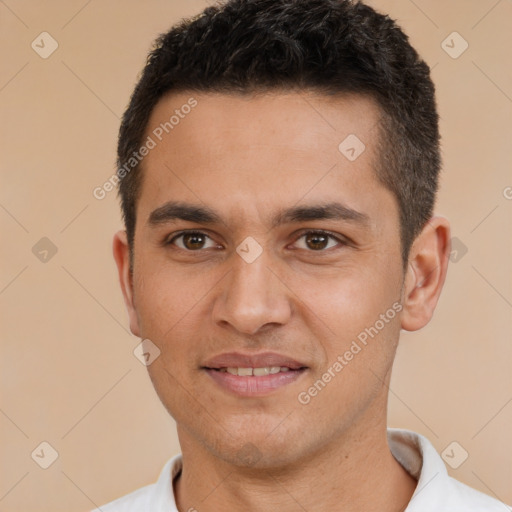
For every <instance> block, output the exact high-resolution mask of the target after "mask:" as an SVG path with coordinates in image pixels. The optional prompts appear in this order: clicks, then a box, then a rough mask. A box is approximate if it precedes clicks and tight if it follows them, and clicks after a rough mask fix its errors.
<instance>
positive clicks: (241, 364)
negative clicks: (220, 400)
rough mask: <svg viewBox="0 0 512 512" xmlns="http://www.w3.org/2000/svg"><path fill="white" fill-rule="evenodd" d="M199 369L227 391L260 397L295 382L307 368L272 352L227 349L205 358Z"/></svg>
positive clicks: (294, 360)
mask: <svg viewBox="0 0 512 512" xmlns="http://www.w3.org/2000/svg"><path fill="white" fill-rule="evenodd" d="M202 369H203V370H205V371H206V373H207V374H208V375H209V376H210V378H211V379H212V380H213V381H214V382H216V383H217V384H218V385H219V386H220V387H221V388H222V389H224V390H225V391H228V392H229V393H231V394H235V395H237V396H240V397H263V396H266V395H268V394H270V393H274V392H276V391H277V390H278V389H280V388H283V387H285V386H287V385H290V384H291V383H293V382H295V381H297V380H298V379H300V378H301V376H302V375H303V374H304V373H305V372H306V371H307V369H308V367H307V366H306V365H305V364H304V363H302V362H300V361H297V360H296V359H292V358H291V357H288V356H285V355H282V354H276V353H274V352H264V353H261V354H240V353H237V352H231V353H225V354H220V355H218V356H216V357H213V358H212V359H209V360H208V361H207V362H206V363H205V364H204V366H202Z"/></svg>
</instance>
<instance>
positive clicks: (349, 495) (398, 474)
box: [174, 418, 417, 512]
mask: <svg viewBox="0 0 512 512" xmlns="http://www.w3.org/2000/svg"><path fill="white" fill-rule="evenodd" d="M364 424H366V425H368V420H367V419H364V418H361V421H359V422H356V424H354V425H353V427H352V428H350V431H348V432H345V433H344V435H343V438H342V439H339V438H337V439H335V440H333V442H331V443H329V445H328V446H325V448H324V449H322V450H321V451H319V452H317V453H315V454H308V456H307V457H304V459H302V460H297V461H296V462H295V463H294V464H293V465H291V466H290V465H287V466H286V467H272V468H265V469H254V468H247V467H239V466H233V465H232V464H229V463H227V462H226V461H223V460H221V459H219V458H218V457H215V456H213V455H212V454H211V453H210V452H208V451H206V450H205V449H204V448H203V447H201V448H198V447H197V445H196V444H195V443H194V442H193V441H192V438H190V437H188V436H187V434H186V433H184V432H179V434H180V444H181V446H182V451H183V471H182V474H181V476H180V477H179V479H178V480H177V481H175V488H174V493H175V496H176V503H177V505H178V509H179V510H180V511H181V512H185V511H187V512H188V511H194V510H196V509H197V510H200V511H201V512H214V511H218V510H222V509H228V510H233V511H249V512H260V511H268V510H271V509H276V508H277V509H278V510H280V512H291V511H297V510H301V509H302V510H315V512H327V511H329V512H330V511H332V510H340V511H344V512H356V511H360V510H365V511H373V510H375V511H377V510H378V511H379V512H396V511H397V510H404V509H405V508H406V506H407V504H408V503H409V501H410V499H411V496H412V494H413V492H414V489H415V487H416V483H417V482H416V480H414V479H413V478H412V477H411V476H410V475H409V474H408V473H407V472H406V471H405V470H404V469H403V468H402V466H401V465H400V464H399V463H398V462H397V461H396V460H395V458H394V457H393V455H392V454H391V451H390V449H389V446H388V442H387V433H386V427H385V418H384V422H379V425H375V426H373V427H372V428H370V429H368V428H366V429H365V430H362V425H364ZM178 430H179V429H178Z"/></svg>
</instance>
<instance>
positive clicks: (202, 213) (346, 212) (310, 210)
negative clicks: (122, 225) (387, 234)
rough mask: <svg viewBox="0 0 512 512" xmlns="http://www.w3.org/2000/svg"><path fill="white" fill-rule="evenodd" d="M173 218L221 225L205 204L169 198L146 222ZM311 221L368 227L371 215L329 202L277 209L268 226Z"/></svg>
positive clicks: (222, 222) (157, 221)
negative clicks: (200, 204) (340, 222)
mask: <svg viewBox="0 0 512 512" xmlns="http://www.w3.org/2000/svg"><path fill="white" fill-rule="evenodd" d="M176 220H184V221H188V222H196V223H198V224H210V225H212V224H224V221H223V220H222V218H221V216H220V215H219V214H217V213H216V212H215V211H214V210H212V209H211V208H208V207H206V206H196V205H192V204H188V203H183V202H179V201H169V202H167V203H165V204H164V205H162V206H159V207H158V208H156V209H155V210H153V211H152V212H151V214H150V215H149V219H148V221H147V223H148V224H149V225H150V226H158V225H161V224H165V223H168V222H174V221H176ZM314 220H343V221H349V222H353V223H355V224H360V225H362V226H368V225H369V223H370V217H369V216H368V215H367V214H365V213H362V212H359V211H357V210H354V209H352V208H349V207H347V206H344V205H343V204H341V203H337V202H332V203H327V204H321V205H311V206H294V207H291V208H287V209H285V210H283V211H281V212H278V213H277V214H276V215H275V216H274V217H273V218H272V220H271V226H272V227H273V228H276V227H278V226H280V225H282V224H287V223H295V222H304V221H314Z"/></svg>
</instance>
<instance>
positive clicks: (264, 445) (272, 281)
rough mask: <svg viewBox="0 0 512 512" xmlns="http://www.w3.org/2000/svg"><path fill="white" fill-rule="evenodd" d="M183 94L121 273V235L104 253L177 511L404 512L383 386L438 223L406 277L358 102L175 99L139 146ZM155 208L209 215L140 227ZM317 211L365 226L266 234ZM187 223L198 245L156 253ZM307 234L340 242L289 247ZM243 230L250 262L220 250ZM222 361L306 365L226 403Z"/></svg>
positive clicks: (442, 251)
mask: <svg viewBox="0 0 512 512" xmlns="http://www.w3.org/2000/svg"><path fill="white" fill-rule="evenodd" d="M191 96H193V97H194V98H195V99H196V100H197V102H198V105H197V106H196V107H195V109H194V110H193V111H192V112H191V113H190V114H189V115H188V116H186V117H185V119H183V120H181V122H180V124H179V125H177V126H175V128H174V129H173V131H172V132H171V133H169V134H168V135H167V136H166V137H164V139H163V140H162V141H161V142H159V143H158V145H157V146H156V147H155V148H154V149H152V150H151V151H150V153H149V154H148V155H147V156H146V157H145V159H144V161H143V173H144V180H143V185H142V189H141V194H140V198H139V202H138V205H137V223H136V230H135V242H134V259H133V275H132V274H130V271H129V247H128V245H127V242H126V234H125V232H124V231H120V232H118V233H117V234H116V235H115V237H114V244H113V250H114V257H115V260H116V263H117V266H118V269H119V277H120V282H121V287H122V290H123V294H124V298H125V302H126V305H127V308H128V313H129V317H130V328H131V331H132V332H133V334H135V335H136V336H139V337H141V338H148V339H150V340H151V341H152V342H153V343H155V345H157V346H158V347H159V349H160V350H161V354H160V357H158V358H157V359H156V360H155V361H154V362H153V363H152V364H151V365H150V366H148V371H149V374H150V377H151V380H152V382H153V384H154V386H155V389H156V391H157V393H158V395H159V397H160V399H161V401H162V403H163V404H164V406H165V407H166V408H167V410H168V411H169V413H170V414H171V415H172V416H173V417H174V419H175V420H176V423H177V431H178V436H179V440H180V444H181V448H182V453H183V471H182V474H181V476H180V478H179V479H178V480H177V481H176V482H175V486H174V491H175V495H176V499H177V504H178V508H179V510H180V511H186V510H189V509H190V508H192V507H193V508H195V509H197V510H200V511H201V512H203V511H204V512H208V511H218V510H220V509H229V510H240V511H242V510H243V511H264V510H265V511H267V510H270V509H274V508H276V507H277V509H278V510H280V511H284V512H287V511H296V510H315V511H316V512H323V511H327V510H329V511H331V510H343V511H356V510H357V511H360V510H367V511H373V510H379V511H381V512H382V511H384V512H386V511H390V512H396V511H397V510H401V507H402V508H405V506H406V504H407V503H408V501H409V500H410V497H411V495H412V493H413V492H414V489H415V485H416V482H415V480H414V479H413V478H411V477H410V476H409V475H408V474H407V473H406V472H405V471H404V470H403V468H402V467H401V466H400V465H399V464H398V462H397V461H396V460H395V459H394V457H393V456H392V454H391V452H390V450H389V447H388V444H387V437H386V407H387V394H388V389H387V386H388V385H389V381H390V377H391V369H392V364H393V359H394V356H395V350H396V347H397V344H398V340H399V334H400V329H406V330H416V329H420V328H421V327H423V326H424V325H425V324H427V323H428V321H429V320H430V318H431V316H432V314H433V311H434V308H435V306H436V303H437V300H438V297H439V294H440V292H441V289H442V286H443V283H444V279H445V275H446V269H447V261H448V255H449V224H448V222H447V221H446V219H443V218H441V217H434V218H432V219H431V220H430V221H429V223H428V224H427V225H426V226H425V228H424V229H423V231H422V232H421V233H420V235H419V236H418V237H417V238H416V240H415V242H414V244H413V246H412V248H411V252H410V256H409V261H408V265H407V269H406V271H405V272H404V270H403V265H402V259H401V255H400V236H399V212H398V206H397V202H396V199H395V197H394V196H393V194H392V193H391V192H390V191H388V190H387V189H386V188H385V187H384V186H383V185H382V184H381V183H380V182H379V181H378V180H377V178H376V175H375V172H374V169H375V167H376V158H377V156H376V155H377V153H376V151H377V149H376V146H377V139H378V128H377V126H376V123H377V120H378V114H379V110H378V107H377V106H376V105H375V104H374V103H373V102H372V101H371V100H370V99H368V98H364V97H361V96H343V97H326V96H322V95H319V94H316V93H313V92H306V91H303V92H301V93H297V92H293V93H292V92H273V93H271V94H265V95H258V96H254V95H253V96H245V97H243V96H235V95H227V94H213V93H210V94H208V93H200V94H199V93H195V92H194V93H187V92H184V93H179V94H173V95H168V96H166V97H164V98H163V99H162V100H161V101H160V102H159V103H158V105H157V106H156V107H155V109H154V111H153V112H152V115H151V119H150V122H149V124H148V129H147V134H146V136H147V135H150V134H151V132H152V130H153V129H154V128H155V127H157V126H158V125H159V124H160V123H161V122H165V121H166V120H167V119H168V118H169V116H170V115H171V114H172V113H173V111H174V109H176V108H180V106H181V105H183V104H184V103H186V102H187V100H188V99H189V98H190V97H191ZM349 134H356V135H357V137H358V138H359V139H360V140H361V141H363V142H364V144H365V146H366V149H365V151H364V152H363V153H362V154H361V155H360V156H359V157H358V158H357V159H356V160H355V161H353V162H351V161H349V160H348V159H347V158H346V157H345V156H344V155H343V154H342V153H341V152H340V151H339V150H338V145H339V144H340V142H341V141H343V140H344V139H345V138H346V137H347V135H349ZM168 201H180V202H182V203H187V204H191V205H195V206H203V207H204V206H207V207H209V208H210V209H212V210H214V211H215V212H216V213H217V214H218V215H219V217H220V219H221V221H220V222H218V223H214V224H204V223H201V222H191V221H186V220H180V219H178V220H174V221H167V222H162V223H158V224H156V225H152V224H151V223H149V222H148V220H149V218H150V215H151V212H153V211H154V210H155V209H157V208H159V207H161V206H162V205H164V204H165V203H166V202H168ZM332 202H339V203H342V204H343V205H344V206H346V207H347V208H350V209H352V210H356V211H357V212H359V213H361V214H363V215H364V216H365V219H366V221H365V222H357V221H355V220H346V219H317V218H313V219H311V220H307V221H300V222H286V223H283V224H280V225H277V226H273V225H272V219H273V217H274V216H275V215H276V214H277V212H279V211H281V210H283V209H286V208H290V207H295V206H311V205H325V204H327V203H332ZM189 229H195V230H199V231H201V232H202V233H204V234H205V235H207V236H206V237H203V238H201V237H200V238H199V239H198V240H197V239H196V240H194V239H192V243H191V242H190V238H187V239H186V240H185V239H184V238H183V237H182V238H179V239H177V240H176V239H175V240H174V241H173V242H171V243H168V244H167V245H166V244H165V243H164V242H165V241H168V242H169V241H170V240H171V239H172V238H173V236H175V235H176V234H177V233H178V232H179V231H180V230H189ZM311 230H326V231H329V232H330V233H332V234H333V235H334V236H336V237H339V238H340V240H342V241H343V240H344V241H345V243H340V242H338V241H337V240H336V239H331V238H327V239H321V240H320V242H323V243H326V244H327V245H325V246H324V245H322V243H321V244H318V239H316V240H315V237H313V242H312V241H311V238H308V237H307V236H303V235H304V232H308V231H311ZM248 236H251V237H253V238H254V239H255V240H256V241H257V242H258V243H259V245H260V246H261V248H262V253H261V255H260V256H259V257H258V258H257V259H256V260H255V261H254V262H252V263H247V262H246V261H245V260H244V259H242V258H241V257H240V256H239V254H238V253H237V252H236V248H237V246H239V244H240V243H241V242H242V241H243V240H244V239H245V238H246V237H248ZM184 242H187V245H183V244H184ZM194 243H195V244H196V245H194ZM315 243H316V245H315ZM319 245H320V248H319ZM198 247H199V248H198ZM187 248H188V249H187ZM190 248H192V249H190ZM397 302H399V303H401V304H402V307H403V309H402V311H401V312H400V314H397V315H396V316H395V317H394V319H393V320H390V321H389V322H388V323H386V325H385V327H384V328H383V329H381V330H380V331H379V333H378V335H376V336H375V337H374V338H373V339H371V340H370V341H369V342H368V344H367V346H365V347H364V348H363V350H361V351H360V352H359V353H358V354H357V355H356V356H355V357H354V358H353V359H352V360H351V361H350V362H349V363H348V364H347V365H346V366H345V367H344V368H343V370H342V371H341V372H340V373H339V374H337V375H336V377H335V378H333V379H332V380H331V381H330V382H329V383H328V384H327V385H326V386H325V387H324V388H323V389H322V390H321V391H320V392H319V393H318V394H317V395H316V396H315V397H314V398H312V400H311V401H310V402H309V403H308V404H307V405H303V404H301V403H299V401H298V399H297V396H298V394H299V393H300V392H302V391H305V390H307V389H308V388H309V387H311V386H312V385H313V383H314V382H315V381H317V380H318V379H319V378H321V376H322V374H323V373H324V372H325V371H326V370H327V369H328V368H329V367H330V366H332V364H333V363H334V362H335V361H336V358H337V357H338V356H339V355H343V354H344V353H345V351H347V350H348V349H349V347H350V345H351V343H352V341H353V340H355V339H356V338H357V335H358V334H359V333H361V332H362V331H364V329H365V328H368V327H370V326H373V325H374V324H375V322H376V320H378V319H379V315H381V314H385V313H386V311H388V310H389V309H390V308H391V307H392V305H393V304H395V303H397ZM233 351H237V352H245V353H259V352H263V351H274V352H278V353H280V354H286V355H288V356H291V357H293V358H294V359H296V360H298V361H300V362H302V363H304V364H305V365H306V366H307V367H308V369H307V370H306V371H305V372H304V373H303V374H302V375H301V376H300V377H299V378H298V379H297V380H296V381H294V382H293V383H291V384H288V385H287V386H285V387H283V388H280V389H279V390H277V391H275V392H273V393H271V394H268V395H267V396H262V397H239V396H235V395H233V394H230V393H228V392H227V391H225V390H224V389H222V388H221V387H219V386H218V385H217V384H215V383H214V382H213V380H212V379H211V378H210V376H209V375H208V374H206V372H205V371H204V370H202V369H201V366H202V365H203V364H204V363H205V361H206V360H207V359H209V358H211V357H213V356H216V355H218V354H221V353H223V352H233ZM247 453H250V454H251V455H252V457H246V456H243V454H247Z"/></svg>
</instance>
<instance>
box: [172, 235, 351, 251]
mask: <svg viewBox="0 0 512 512" xmlns="http://www.w3.org/2000/svg"><path fill="white" fill-rule="evenodd" d="M184 235H200V236H205V237H207V238H209V239H210V240H212V238H211V237H210V236H209V235H208V234H207V233H204V232H203V231H196V230H185V231H180V232H178V233H176V234H175V235H174V236H173V237H172V238H171V239H166V240H165V241H164V245H166V246H167V245H174V242H175V240H177V239H178V238H180V237H182V236H184ZM307 235H323V236H327V237H329V238H330V239H331V240H335V241H336V242H337V243H338V247H329V248H328V249H319V250H317V251H315V250H313V249H310V250H309V251H308V252H312V253H325V252H327V251H330V250H331V249H336V248H338V249H339V248H340V247H342V246H345V245H348V243H349V242H348V241H347V240H344V239H342V238H340V237H339V236H336V235H334V234H333V233H330V232H329V231H324V230H309V231H304V232H302V233H301V234H300V235H299V236H298V237H297V238H296V239H295V241H294V243H296V242H297V241H298V240H300V239H301V238H303V237H305V236H307ZM177 249H180V250H182V251H186V252H190V253H194V252H197V253H199V252H202V251H203V250H204V249H197V250H195V251H194V250H190V249H182V248H181V247H177Z"/></svg>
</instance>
